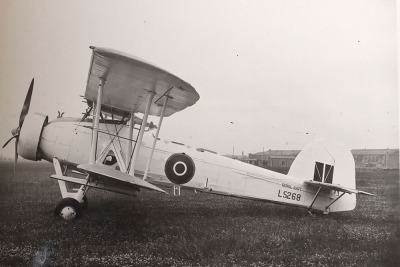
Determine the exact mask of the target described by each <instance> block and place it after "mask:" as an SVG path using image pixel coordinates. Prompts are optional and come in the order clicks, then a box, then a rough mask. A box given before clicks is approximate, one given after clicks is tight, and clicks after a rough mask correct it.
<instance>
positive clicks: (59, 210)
mask: <svg viewBox="0 0 400 267" xmlns="http://www.w3.org/2000/svg"><path fill="white" fill-rule="evenodd" d="M54 215H55V216H57V217H61V218H62V219H63V220H65V221H72V220H74V219H77V218H79V217H81V215H82V207H81V204H79V202H78V201H77V200H76V199H74V198H70V197H67V198H64V199H63V200H61V201H60V203H58V205H57V206H56V208H55V209H54Z"/></svg>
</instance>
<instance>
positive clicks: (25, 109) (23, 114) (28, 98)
mask: <svg viewBox="0 0 400 267" xmlns="http://www.w3.org/2000/svg"><path fill="white" fill-rule="evenodd" d="M34 82H35V78H33V79H32V81H31V85H30V86H29V90H28V93H27V94H26V98H25V102H24V105H23V107H22V111H21V115H20V116H19V128H20V129H21V128H22V124H23V123H24V120H25V117H26V114H28V111H29V105H30V104H31V97H32V91H33V84H34Z"/></svg>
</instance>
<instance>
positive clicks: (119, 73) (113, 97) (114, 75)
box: [85, 47, 200, 116]
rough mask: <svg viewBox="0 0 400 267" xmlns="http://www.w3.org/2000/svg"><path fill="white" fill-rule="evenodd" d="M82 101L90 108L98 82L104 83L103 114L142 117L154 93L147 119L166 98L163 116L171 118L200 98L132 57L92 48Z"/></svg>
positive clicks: (176, 80)
mask: <svg viewBox="0 0 400 267" xmlns="http://www.w3.org/2000/svg"><path fill="white" fill-rule="evenodd" d="M91 48H92V50H93V55H92V61H91V64H90V69H89V76H88V80H87V87H86V92H85V98H86V99H87V100H88V104H89V105H92V103H93V102H96V100H97V92H98V88H99V79H100V78H102V79H105V85H104V88H103V97H102V110H103V111H106V112H111V111H112V112H113V113H114V114H118V115H121V114H124V113H131V112H141V113H144V111H145V108H146V97H147V96H148V95H149V92H150V91H153V92H155V93H156V94H155V96H154V100H153V103H152V105H151V108H150V112H149V114H150V115H155V116H158V115H160V113H161V110H162V105H163V100H162V97H163V96H164V95H165V94H168V95H169V100H168V105H167V107H166V110H165V115H164V116H170V115H172V114H174V113H175V112H177V111H180V110H183V109H185V108H187V107H189V106H191V105H193V104H195V103H196V102H197V100H199V98H200V96H199V94H198V93H197V92H196V90H195V89H194V88H193V87H192V86H191V85H190V84H189V83H187V82H185V81H183V80H182V79H180V78H178V77H177V76H175V75H173V74H171V73H169V72H167V71H165V70H163V69H161V68H159V67H156V66H154V65H152V64H150V63H148V62H145V61H143V60H141V59H138V58H136V57H134V56H131V55H128V54H125V53H122V52H119V51H116V50H112V49H106V48H99V47H91Z"/></svg>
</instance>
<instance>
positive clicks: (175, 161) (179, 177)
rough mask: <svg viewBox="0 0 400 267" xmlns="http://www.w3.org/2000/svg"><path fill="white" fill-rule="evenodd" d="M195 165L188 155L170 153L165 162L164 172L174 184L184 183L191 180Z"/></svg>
mask: <svg viewBox="0 0 400 267" xmlns="http://www.w3.org/2000/svg"><path fill="white" fill-rule="evenodd" d="M195 170H196V167H195V165H194V161H193V160H192V158H191V157H189V156H188V155H186V154H184V153H182V154H172V155H171V156H170V157H169V158H168V159H167V162H166V163H165V169H164V171H165V174H166V175H167V178H168V179H169V180H170V181H171V182H173V183H174V184H186V183H187V182H189V181H190V180H192V178H193V176H194V173H195Z"/></svg>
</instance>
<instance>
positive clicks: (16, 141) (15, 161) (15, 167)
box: [14, 138, 18, 173]
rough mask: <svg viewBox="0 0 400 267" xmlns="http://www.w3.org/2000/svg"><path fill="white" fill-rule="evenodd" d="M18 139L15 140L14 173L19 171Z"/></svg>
mask: <svg viewBox="0 0 400 267" xmlns="http://www.w3.org/2000/svg"><path fill="white" fill-rule="evenodd" d="M17 149H18V138H17V139H15V157H14V173H15V170H16V169H17V160H18V151H17Z"/></svg>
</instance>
